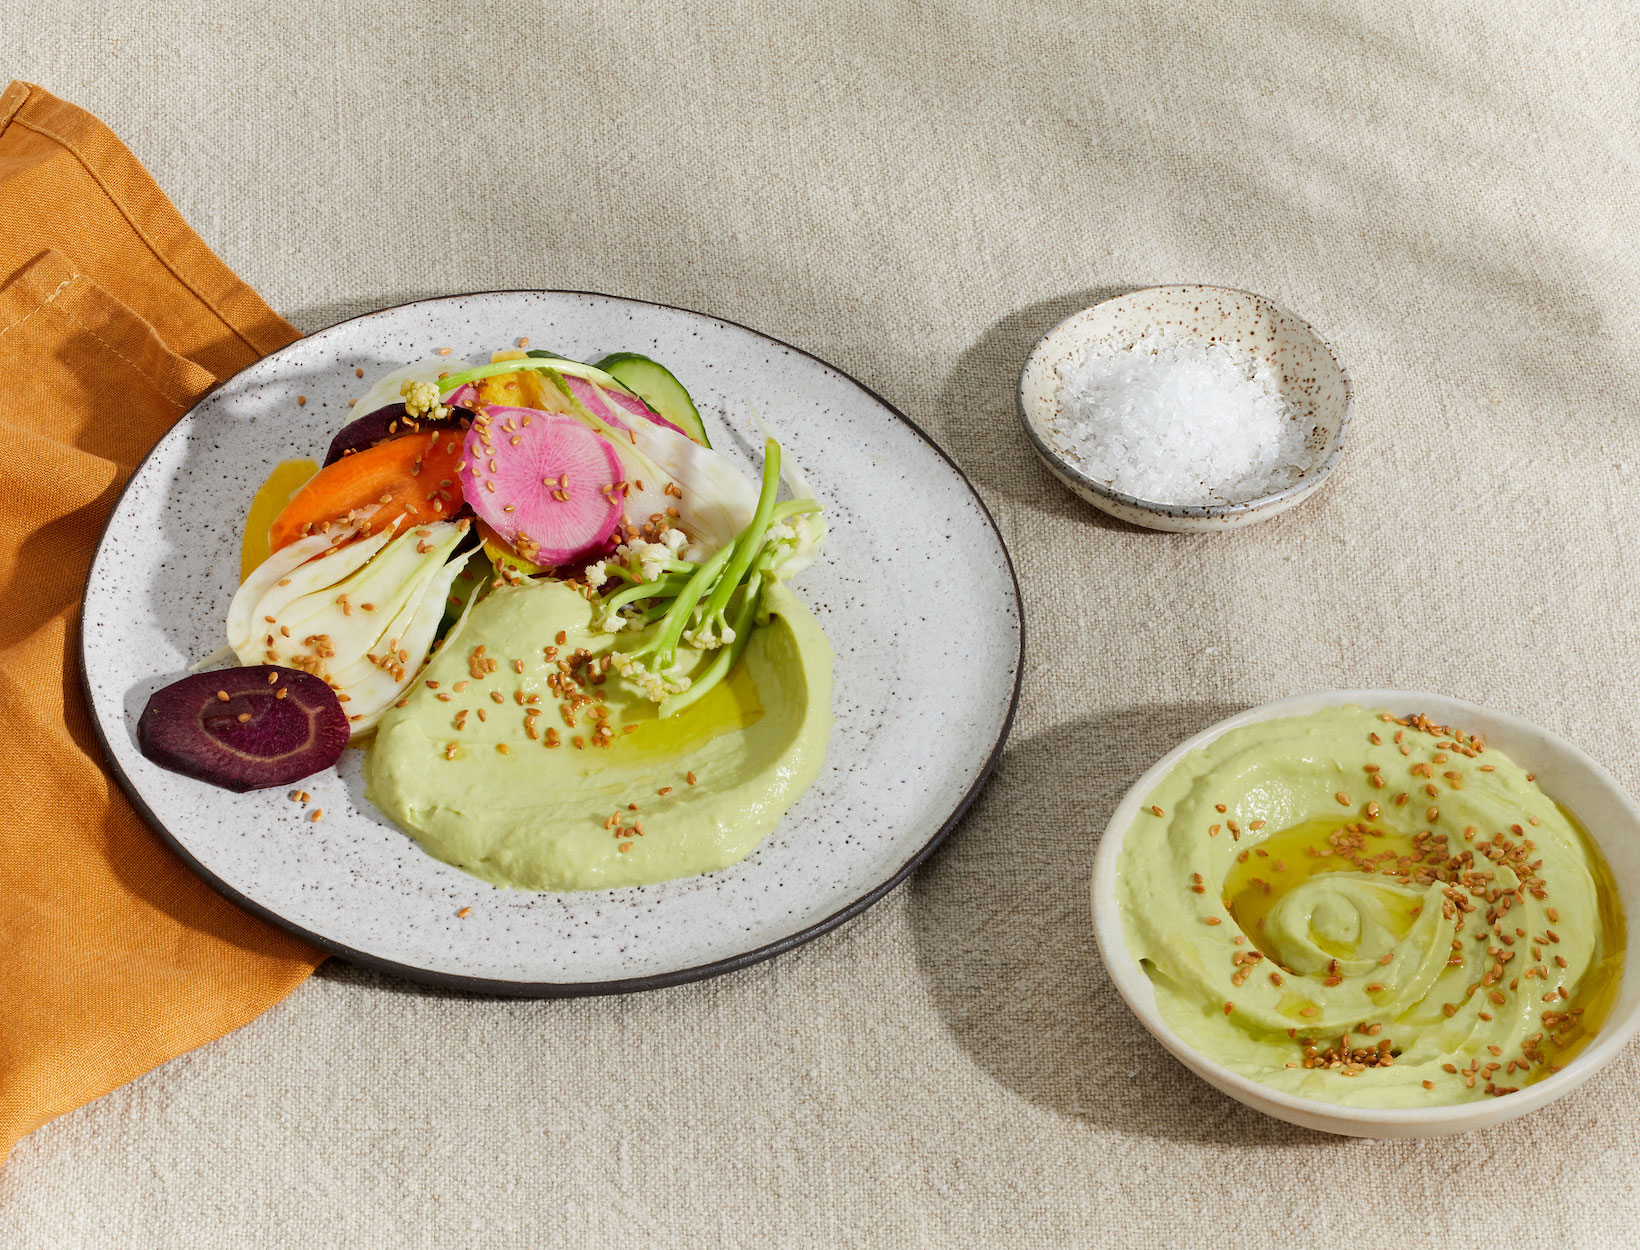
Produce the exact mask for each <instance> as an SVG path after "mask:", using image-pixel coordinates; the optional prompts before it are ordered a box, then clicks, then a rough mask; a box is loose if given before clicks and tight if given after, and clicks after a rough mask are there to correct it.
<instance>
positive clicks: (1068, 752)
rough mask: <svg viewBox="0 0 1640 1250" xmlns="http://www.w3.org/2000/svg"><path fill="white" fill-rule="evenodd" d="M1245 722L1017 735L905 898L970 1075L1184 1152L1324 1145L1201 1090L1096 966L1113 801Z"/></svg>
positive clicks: (1162, 713) (1180, 718) (1114, 721)
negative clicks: (1169, 759)
mask: <svg viewBox="0 0 1640 1250" xmlns="http://www.w3.org/2000/svg"><path fill="white" fill-rule="evenodd" d="M1239 710H1241V709H1240V708H1239V707H1235V706H1232V705H1230V704H1227V703H1208V702H1199V703H1187V704H1181V705H1173V706H1145V707H1128V708H1122V709H1120V710H1117V711H1113V712H1111V713H1109V714H1107V715H1104V716H1096V717H1090V718H1088V719H1085V720H1081V721H1075V722H1072V723H1070V724H1067V725H1062V726H1058V727H1056V728H1053V729H1049V730H1047V731H1045V732H1041V733H1038V734H1036V735H1034V736H1023V737H1021V736H1016V738H1015V739H1014V741H1013V743H1012V745H1011V746H1010V747H1009V749H1008V752H1007V754H1006V755H1005V756H1004V758H1003V761H1002V763H1001V765H1000V766H999V767H998V769H997V771H996V774H995V775H994V777H993V778H992V780H991V783H990V785H989V786H988V787H987V789H986V791H985V792H984V794H983V795H982V796H981V797H980V799H979V800H978V802H977V803H976V804H975V806H974V808H973V810H972V811H971V812H970V814H969V815H968V817H967V819H966V820H965V821H964V823H963V825H962V827H961V828H960V829H959V830H958V831H957V832H956V833H955V834H954V835H953V836H952V838H951V839H950V841H949V842H947V843H946V844H945V846H944V847H942V848H941V849H940V851H939V852H938V853H936V855H935V856H934V857H933V859H931V860H930V861H929V863H928V864H927V865H926V866H925V867H924V868H923V869H922V870H921V871H920V872H919V873H918V874H917V875H916V876H915V877H914V878H913V879H912V881H911V883H910V885H909V891H910V897H911V903H910V912H911V925H912V930H913V932H914V934H915V935H916V941H917V948H918V960H919V963H920V965H921V970H922V974H923V977H924V979H925V981H926V983H927V985H928V987H929V991H930V993H931V995H932V997H933V999H934V1002H935V1005H936V1007H937V1009H938V1011H939V1013H940V1015H941V1017H942V1018H943V1020H944V1021H945V1024H946V1026H947V1027H948V1028H949V1029H950V1030H951V1033H952V1035H953V1036H954V1037H955V1038H956V1039H957V1041H958V1042H959V1043H960V1044H961V1045H962V1046H963V1047H964V1048H965V1049H966V1050H967V1051H968V1053H969V1054H970V1055H971V1056H972V1057H973V1059H974V1061H975V1063H976V1064H978V1066H979V1067H980V1068H982V1069H983V1070H984V1071H986V1072H987V1073H988V1074H989V1075H990V1076H991V1077H992V1078H994V1079H995V1080H996V1081H998V1082H1000V1083H1001V1084H1002V1085H1003V1086H1005V1087H1007V1088H1008V1089H1011V1090H1013V1091H1014V1092H1015V1093H1017V1094H1019V1095H1020V1096H1021V1097H1024V1098H1026V1099H1029V1100H1030V1101H1031V1102H1033V1103H1036V1104H1038V1105H1040V1106H1044V1107H1047V1108H1049V1109H1051V1110H1053V1111H1056V1112H1058V1113H1060V1114H1061V1115H1064V1116H1067V1117H1070V1118H1073V1119H1078V1120H1082V1121H1086V1122H1089V1123H1093V1124H1097V1125H1100V1126H1102V1127H1106V1128H1111V1129H1117V1128H1119V1129H1121V1130H1122V1131H1124V1132H1127V1133H1132V1132H1142V1133H1145V1134H1146V1135H1149V1136H1153V1137H1160V1138H1168V1139H1172V1140H1180V1141H1192V1142H1234V1143H1237V1144H1241V1145H1249V1144H1258V1145H1288V1146H1294V1147H1299V1148H1303V1149H1313V1148H1314V1147H1315V1146H1316V1144H1317V1143H1319V1142H1322V1141H1324V1140H1327V1138H1326V1136H1325V1135H1324V1134H1319V1133H1313V1132H1310V1131H1309V1130H1306V1129H1301V1128H1298V1127H1296V1126H1293V1125H1289V1124H1284V1123H1281V1122H1279V1121H1276V1120H1273V1119H1269V1118H1268V1117H1266V1116H1264V1115H1262V1114H1260V1113H1258V1112H1256V1111H1253V1110H1252V1109H1250V1108H1248V1107H1244V1106H1242V1105H1241V1104H1240V1103H1238V1102H1235V1101H1234V1100H1232V1099H1230V1098H1228V1097H1226V1096H1225V1095H1223V1094H1221V1093H1219V1092H1218V1091H1217V1090H1215V1089H1213V1088H1212V1087H1211V1086H1209V1085H1208V1084H1206V1083H1205V1082H1204V1081H1201V1080H1199V1079H1198V1078H1197V1077H1196V1076H1195V1075H1193V1074H1192V1073H1191V1072H1190V1071H1189V1070H1188V1069H1186V1068H1185V1067H1184V1066H1183V1065H1182V1064H1180V1063H1179V1062H1178V1061H1177V1060H1175V1059H1174V1058H1173V1057H1172V1056H1171V1055H1169V1054H1168V1053H1167V1052H1166V1051H1165V1050H1163V1049H1162V1047H1161V1045H1160V1044H1159V1043H1158V1042H1156V1041H1155V1039H1153V1038H1152V1037H1151V1036H1150V1034H1149V1033H1147V1032H1146V1031H1145V1030H1144V1028H1143V1027H1142V1026H1141V1025H1140V1024H1139V1022H1138V1020H1137V1019H1136V1018H1135V1017H1134V1016H1133V1014H1132V1013H1131V1012H1130V1011H1129V1010H1128V1008H1127V1005H1126V1004H1125V1003H1124V1002H1123V1001H1122V999H1121V998H1120V996H1119V995H1118V994H1117V993H1116V990H1115V987H1114V986H1112V985H1111V983H1110V980H1109V978H1108V977H1107V976H1106V975H1105V973H1104V968H1103V965H1102V964H1101V963H1100V961H1099V953H1098V949H1097V947H1096V945H1095V943H1094V939H1093V929H1092V922H1091V919H1090V915H1089V905H1088V881H1089V878H1090V876H1091V874H1092V870H1093V856H1094V852H1095V850H1096V849H1097V847H1098V843H1099V834H1100V832H1101V831H1102V830H1103V828H1104V825H1105V822H1106V821H1107V820H1108V819H1109V817H1110V813H1111V811H1112V810H1113V809H1114V808H1115V806H1116V803H1117V800H1118V799H1119V798H1120V797H1121V795H1122V793H1123V792H1124V791H1125V790H1126V788H1127V786H1128V785H1130V784H1131V783H1132V780H1133V778H1135V777H1136V776H1138V775H1139V774H1140V773H1141V772H1143V771H1144V770H1145V769H1146V768H1147V767H1149V766H1150V765H1151V764H1152V763H1153V762H1155V760H1157V759H1158V758H1159V757H1160V756H1162V755H1163V754H1165V753H1166V752H1167V751H1168V750H1169V749H1170V748H1171V747H1172V746H1173V745H1174V744H1175V743H1177V742H1178V741H1180V740H1181V739H1183V738H1185V737H1188V736H1189V735H1190V734H1193V733H1195V732H1197V731H1198V730H1200V729H1203V728H1205V727H1206V726H1208V725H1210V724H1212V723H1213V722H1215V721H1218V720H1222V719H1223V718H1224V717H1226V716H1229V715H1231V714H1233V713H1234V712H1236V711H1239Z"/></svg>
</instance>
